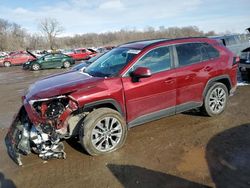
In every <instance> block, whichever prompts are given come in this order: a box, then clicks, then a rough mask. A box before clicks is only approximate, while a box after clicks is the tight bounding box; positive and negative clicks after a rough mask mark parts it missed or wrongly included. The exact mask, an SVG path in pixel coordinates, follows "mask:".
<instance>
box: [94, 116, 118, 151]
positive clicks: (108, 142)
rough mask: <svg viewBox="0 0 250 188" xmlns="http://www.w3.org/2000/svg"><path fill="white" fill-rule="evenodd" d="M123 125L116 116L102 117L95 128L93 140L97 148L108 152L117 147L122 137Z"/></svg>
mask: <svg viewBox="0 0 250 188" xmlns="http://www.w3.org/2000/svg"><path fill="white" fill-rule="evenodd" d="M122 131H123V130H122V125H121V123H120V122H119V121H118V119H116V118H114V117H105V118H103V119H101V120H100V121H99V122H98V123H97V124H96V125H95V127H94V128H93V130H92V134H91V142H92V144H93V146H94V147H95V149H97V150H98V151H101V152H106V151H109V150H112V149H113V148H115V147H116V146H117V145H118V144H119V142H120V140H121V137H122Z"/></svg>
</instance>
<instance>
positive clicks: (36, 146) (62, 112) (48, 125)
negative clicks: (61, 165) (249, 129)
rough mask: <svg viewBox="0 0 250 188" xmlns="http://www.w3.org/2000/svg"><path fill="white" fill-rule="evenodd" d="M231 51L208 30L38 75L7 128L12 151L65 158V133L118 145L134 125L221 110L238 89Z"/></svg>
mask: <svg viewBox="0 0 250 188" xmlns="http://www.w3.org/2000/svg"><path fill="white" fill-rule="evenodd" d="M236 72H237V62H236V58H235V57H234V55H233V53H232V52H230V51H229V50H228V49H226V48H225V47H223V46H222V45H220V44H219V43H218V42H216V41H215V40H212V39H208V38H182V39H159V40H146V41H137V42H131V43H127V44H124V45H121V46H119V47H117V48H115V49H113V50H111V51H109V52H107V53H106V54H104V55H103V56H101V57H100V58H98V59H97V60H96V61H95V62H93V63H92V64H91V65H89V66H88V67H87V68H86V69H85V70H84V71H82V72H79V71H71V72H66V73H64V74H59V75H54V76H50V77H48V78H44V79H42V80H40V81H37V82H36V83H34V84H33V85H32V86H31V87H30V88H29V90H28V92H27V94H26V95H25V96H24V97H23V106H22V107H21V108H20V111H19V113H18V115H17V116H16V117H15V120H14V122H13V123H12V126H11V128H10V131H9V133H8V134H7V136H6V143H7V146H8V152H9V154H10V156H11V157H12V158H13V159H14V160H15V161H16V162H17V163H18V164H22V163H21V160H20V154H21V153H22V154H28V153H30V152H31V150H34V151H35V152H37V153H38V154H39V156H40V157H41V158H42V159H49V158H65V153H64V151H63V145H62V142H60V140H61V139H63V138H64V139H67V138H70V137H73V136H78V137H79V139H80V142H81V144H82V146H83V147H84V148H85V150H86V151H87V152H88V153H89V154H90V155H100V154H105V153H108V152H111V151H114V150H116V149H118V148H120V147H121V146H122V145H123V144H124V142H125V139H126V136H127V130H128V128H131V127H133V126H136V125H140V124H143V123H145V122H148V121H152V120H156V119H159V118H162V117H165V116H170V115H174V114H177V113H180V112H183V111H186V110H190V109H194V108H199V109H200V110H201V112H203V113H205V114H207V115H208V116H216V115H219V114H221V113H222V112H223V111H224V110H225V108H226V104H227V101H228V96H229V95H230V94H232V93H233V92H234V91H235V89H236V83H237V79H236Z"/></svg>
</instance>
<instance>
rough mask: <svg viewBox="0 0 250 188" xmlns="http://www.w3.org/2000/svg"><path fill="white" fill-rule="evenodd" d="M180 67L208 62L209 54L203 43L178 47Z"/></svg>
mask: <svg viewBox="0 0 250 188" xmlns="http://www.w3.org/2000/svg"><path fill="white" fill-rule="evenodd" d="M176 51H177V55H178V60H179V66H186V65H191V64H194V63H198V62H201V61H204V60H208V59H209V57H208V54H207V52H206V50H205V49H204V47H203V45H202V44H201V43H188V44H180V45H177V46H176Z"/></svg>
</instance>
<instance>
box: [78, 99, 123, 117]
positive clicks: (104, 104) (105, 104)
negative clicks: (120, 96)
mask: <svg viewBox="0 0 250 188" xmlns="http://www.w3.org/2000/svg"><path fill="white" fill-rule="evenodd" d="M97 108H110V109H113V110H115V111H117V112H119V113H120V114H121V115H122V116H123V117H125V114H124V113H123V111H122V108H121V106H120V105H119V104H118V103H117V102H115V101H114V100H112V99H107V100H103V101H97V102H93V103H89V104H86V105H84V107H83V108H82V109H81V110H80V111H82V112H91V111H92V110H94V109H97Z"/></svg>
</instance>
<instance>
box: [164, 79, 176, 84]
mask: <svg viewBox="0 0 250 188" xmlns="http://www.w3.org/2000/svg"><path fill="white" fill-rule="evenodd" d="M164 82H165V83H166V84H173V83H174V79H173V78H167V79H166V80H165V81H164Z"/></svg>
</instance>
